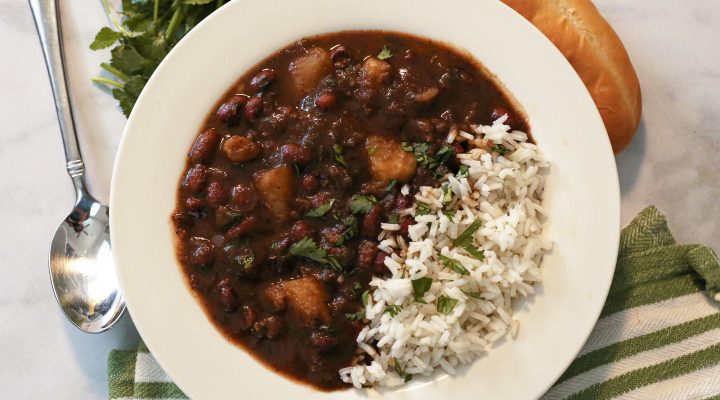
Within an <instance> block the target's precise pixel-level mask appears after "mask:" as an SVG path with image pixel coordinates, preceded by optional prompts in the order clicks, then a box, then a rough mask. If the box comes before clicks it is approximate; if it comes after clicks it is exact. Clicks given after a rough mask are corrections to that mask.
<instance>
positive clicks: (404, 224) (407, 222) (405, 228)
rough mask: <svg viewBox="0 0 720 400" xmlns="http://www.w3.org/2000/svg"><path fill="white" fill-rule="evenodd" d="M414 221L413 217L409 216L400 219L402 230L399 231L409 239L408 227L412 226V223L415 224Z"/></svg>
mask: <svg viewBox="0 0 720 400" xmlns="http://www.w3.org/2000/svg"><path fill="white" fill-rule="evenodd" d="M413 222H414V221H413V220H412V219H410V218H407V217H406V218H403V219H401V220H400V230H399V231H398V233H399V234H400V235H402V236H403V237H405V238H406V239H407V238H408V229H409V228H410V225H412V224H413Z"/></svg>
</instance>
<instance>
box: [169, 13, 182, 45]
mask: <svg viewBox="0 0 720 400" xmlns="http://www.w3.org/2000/svg"><path fill="white" fill-rule="evenodd" d="M182 12H183V6H182V5H178V6H177V7H176V8H175V12H173V16H172V18H170V24H168V27H167V30H166V31H165V40H167V41H168V42H169V41H170V40H171V39H172V38H173V36H175V31H177V28H178V26H180V18H182Z"/></svg>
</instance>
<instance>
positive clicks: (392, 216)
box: [388, 214, 400, 224]
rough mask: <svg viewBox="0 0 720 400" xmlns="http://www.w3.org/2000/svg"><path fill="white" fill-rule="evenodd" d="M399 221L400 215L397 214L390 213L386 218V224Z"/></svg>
mask: <svg viewBox="0 0 720 400" xmlns="http://www.w3.org/2000/svg"><path fill="white" fill-rule="evenodd" d="M399 222H400V216H398V215H397V214H392V215H390V217H389V218H388V224H397V223H399Z"/></svg>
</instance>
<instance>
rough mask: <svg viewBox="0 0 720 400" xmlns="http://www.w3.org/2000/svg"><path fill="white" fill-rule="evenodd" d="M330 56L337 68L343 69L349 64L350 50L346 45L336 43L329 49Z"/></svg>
mask: <svg viewBox="0 0 720 400" xmlns="http://www.w3.org/2000/svg"><path fill="white" fill-rule="evenodd" d="M330 58H331V59H332V61H333V65H335V68H337V69H344V68H347V67H348V66H349V65H350V61H351V59H350V52H349V51H348V49H347V47H345V46H343V45H338V46H335V47H333V48H332V49H330Z"/></svg>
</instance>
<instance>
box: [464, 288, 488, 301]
mask: <svg viewBox="0 0 720 400" xmlns="http://www.w3.org/2000/svg"><path fill="white" fill-rule="evenodd" d="M460 290H462V289H460ZM462 292H463V293H465V294H466V295H468V296H470V297H473V298H476V299H480V300H487V299H486V298H485V296H483V295H482V293H480V292H467V291H465V290H462Z"/></svg>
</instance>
